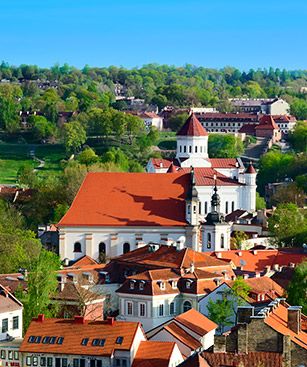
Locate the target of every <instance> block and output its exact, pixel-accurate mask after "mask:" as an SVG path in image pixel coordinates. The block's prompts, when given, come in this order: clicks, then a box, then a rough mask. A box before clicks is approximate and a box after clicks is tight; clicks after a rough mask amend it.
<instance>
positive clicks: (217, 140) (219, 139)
mask: <svg viewBox="0 0 307 367" xmlns="http://www.w3.org/2000/svg"><path fill="white" fill-rule="evenodd" d="M208 150H209V156H210V157H211V158H236V157H238V156H240V155H241V154H242V153H243V151H244V146H243V142H242V140H241V139H240V138H237V137H236V136H234V135H233V134H210V135H209V141H208Z"/></svg>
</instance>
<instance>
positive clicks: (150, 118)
mask: <svg viewBox="0 0 307 367" xmlns="http://www.w3.org/2000/svg"><path fill="white" fill-rule="evenodd" d="M126 113H129V114H131V115H134V116H138V117H139V118H141V119H142V120H143V121H144V125H145V127H146V129H147V130H149V129H150V128H151V127H155V128H156V129H158V130H159V131H161V130H162V129H163V118H162V117H160V116H159V115H157V114H156V113H155V112H146V111H145V112H140V111H126Z"/></svg>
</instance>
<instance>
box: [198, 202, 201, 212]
mask: <svg viewBox="0 0 307 367" xmlns="http://www.w3.org/2000/svg"><path fill="white" fill-rule="evenodd" d="M198 212H199V214H201V202H199V204H198Z"/></svg>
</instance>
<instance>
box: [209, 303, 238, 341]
mask: <svg viewBox="0 0 307 367" xmlns="http://www.w3.org/2000/svg"><path fill="white" fill-rule="evenodd" d="M207 309H208V317H209V319H210V320H212V321H213V322H215V323H216V324H218V326H219V330H220V333H221V334H222V333H223V332H224V328H225V326H230V325H232V322H231V317H232V315H233V308H232V302H231V301H230V300H228V299H227V298H224V299H222V300H216V301H215V302H214V301H212V300H211V299H210V300H209V302H208V306H207Z"/></svg>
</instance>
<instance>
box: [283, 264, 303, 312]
mask: <svg viewBox="0 0 307 367" xmlns="http://www.w3.org/2000/svg"><path fill="white" fill-rule="evenodd" d="M287 294H288V297H287V300H288V302H289V303H290V305H292V306H302V312H303V314H305V315H306V314H307V261H306V260H305V261H303V262H302V263H301V264H299V265H297V266H296V268H295V269H294V274H293V277H292V279H291V282H290V283H289V285H288V289H287Z"/></svg>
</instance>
